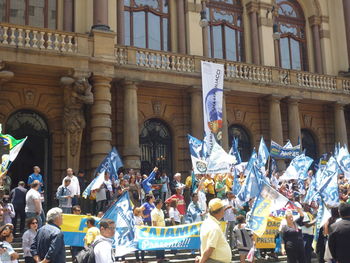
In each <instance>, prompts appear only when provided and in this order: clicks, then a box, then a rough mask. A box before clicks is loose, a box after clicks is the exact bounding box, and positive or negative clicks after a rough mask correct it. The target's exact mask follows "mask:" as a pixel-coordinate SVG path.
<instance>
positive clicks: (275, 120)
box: [269, 95, 286, 170]
mask: <svg viewBox="0 0 350 263" xmlns="http://www.w3.org/2000/svg"><path fill="white" fill-rule="evenodd" d="M280 101H281V97H280V96H276V95H271V96H270V97H269V123H270V138H271V140H273V141H275V142H276V143H278V144H279V145H283V130H282V118H281V108H280ZM277 165H278V169H279V170H284V169H285V166H286V165H285V163H284V161H283V160H277Z"/></svg>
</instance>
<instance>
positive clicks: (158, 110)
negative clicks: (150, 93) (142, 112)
mask: <svg viewBox="0 0 350 263" xmlns="http://www.w3.org/2000/svg"><path fill="white" fill-rule="evenodd" d="M152 108H153V114H154V115H161V109H162V104H161V102H160V101H159V100H155V101H152Z"/></svg>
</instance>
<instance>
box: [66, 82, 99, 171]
mask: <svg viewBox="0 0 350 263" xmlns="http://www.w3.org/2000/svg"><path fill="white" fill-rule="evenodd" d="M61 83H62V85H63V87H64V112H63V130H64V133H65V138H66V153H67V167H72V168H73V169H78V166H79V159H80V145H81V137H82V134H83V130H84V128H85V126H86V122H85V117H84V104H92V103H93V93H92V92H91V85H90V84H89V82H88V80H87V79H86V78H81V79H74V78H72V77H62V78H61Z"/></svg>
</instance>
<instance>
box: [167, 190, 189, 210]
mask: <svg viewBox="0 0 350 263" xmlns="http://www.w3.org/2000/svg"><path fill="white" fill-rule="evenodd" d="M174 199H177V210H179V212H180V214H181V215H185V214H186V203H185V198H184V196H183V195H178V194H176V195H172V196H170V197H169V198H168V199H167V200H165V203H167V204H169V203H170V202H171V200H174Z"/></svg>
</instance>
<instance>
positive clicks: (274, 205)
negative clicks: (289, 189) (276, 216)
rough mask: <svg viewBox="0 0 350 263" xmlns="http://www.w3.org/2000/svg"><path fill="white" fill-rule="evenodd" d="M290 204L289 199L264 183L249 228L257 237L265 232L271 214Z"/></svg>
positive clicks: (254, 206)
mask: <svg viewBox="0 0 350 263" xmlns="http://www.w3.org/2000/svg"><path fill="white" fill-rule="evenodd" d="M288 202H289V200H288V198H286V197H285V196H283V195H281V194H280V193H279V192H277V191H276V190H275V189H273V188H272V187H271V186H269V185H267V184H266V183H263V184H262V186H261V191H260V193H259V195H258V197H257V199H256V200H255V202H254V204H253V209H252V213H251V215H250V217H249V220H248V222H247V223H248V228H249V229H251V230H252V231H253V232H254V233H255V234H256V235H257V236H259V237H260V236H262V235H263V234H264V232H265V229H266V226H267V221H268V217H269V215H270V214H271V212H273V211H276V210H279V209H281V208H283V207H285V205H286V204H287V203H288Z"/></svg>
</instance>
